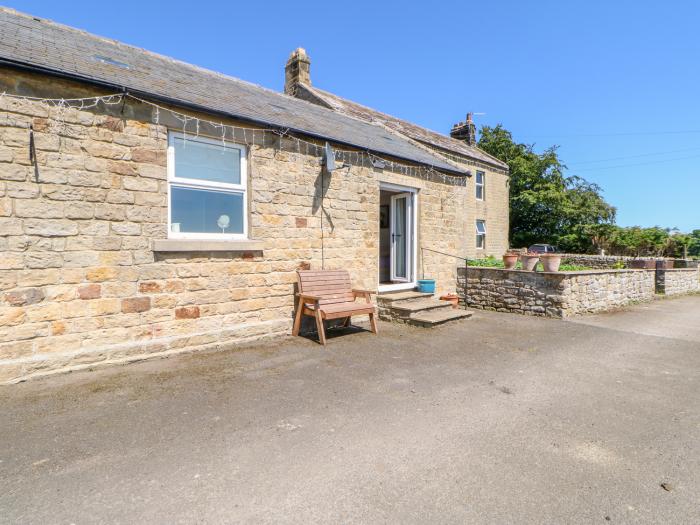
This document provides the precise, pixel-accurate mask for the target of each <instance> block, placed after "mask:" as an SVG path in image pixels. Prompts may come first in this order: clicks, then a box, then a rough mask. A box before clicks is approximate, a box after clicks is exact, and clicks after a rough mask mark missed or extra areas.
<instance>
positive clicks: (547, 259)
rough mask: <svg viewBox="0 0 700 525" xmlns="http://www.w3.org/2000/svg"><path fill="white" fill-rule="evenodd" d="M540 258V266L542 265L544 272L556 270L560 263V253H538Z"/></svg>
mask: <svg viewBox="0 0 700 525" xmlns="http://www.w3.org/2000/svg"><path fill="white" fill-rule="evenodd" d="M540 259H542V266H544V271H545V272H558V271H559V266H560V265H561V255H557V254H554V253H552V254H547V255H545V254H542V255H540Z"/></svg>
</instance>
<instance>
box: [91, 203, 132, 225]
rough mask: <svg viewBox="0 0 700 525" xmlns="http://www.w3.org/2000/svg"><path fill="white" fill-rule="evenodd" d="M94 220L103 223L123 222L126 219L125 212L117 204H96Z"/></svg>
mask: <svg viewBox="0 0 700 525" xmlns="http://www.w3.org/2000/svg"><path fill="white" fill-rule="evenodd" d="M95 218H96V219H102V220H105V221H123V220H124V219H125V218H126V211H125V209H124V207H123V206H120V205H117V204H97V205H95Z"/></svg>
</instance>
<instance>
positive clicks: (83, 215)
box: [65, 202, 95, 219]
mask: <svg viewBox="0 0 700 525" xmlns="http://www.w3.org/2000/svg"><path fill="white" fill-rule="evenodd" d="M65 214H66V218H68V219H92V218H93V217H94V216H95V205H94V204H92V203H89V202H73V203H71V204H70V205H68V206H66V208H65Z"/></svg>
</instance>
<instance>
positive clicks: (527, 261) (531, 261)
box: [520, 254, 540, 272]
mask: <svg viewBox="0 0 700 525" xmlns="http://www.w3.org/2000/svg"><path fill="white" fill-rule="evenodd" d="M520 262H522V263H523V270H525V271H527V272H534V271H535V269H536V268H537V263H538V262H540V256H539V255H538V254H531V255H521V256H520Z"/></svg>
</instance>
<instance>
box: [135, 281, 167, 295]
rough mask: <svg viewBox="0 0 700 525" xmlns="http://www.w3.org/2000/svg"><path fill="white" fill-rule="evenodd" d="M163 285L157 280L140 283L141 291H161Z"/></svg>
mask: <svg viewBox="0 0 700 525" xmlns="http://www.w3.org/2000/svg"><path fill="white" fill-rule="evenodd" d="M162 291H163V285H162V284H161V283H159V282H156V281H146V282H142V283H139V293H160V292H162Z"/></svg>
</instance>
